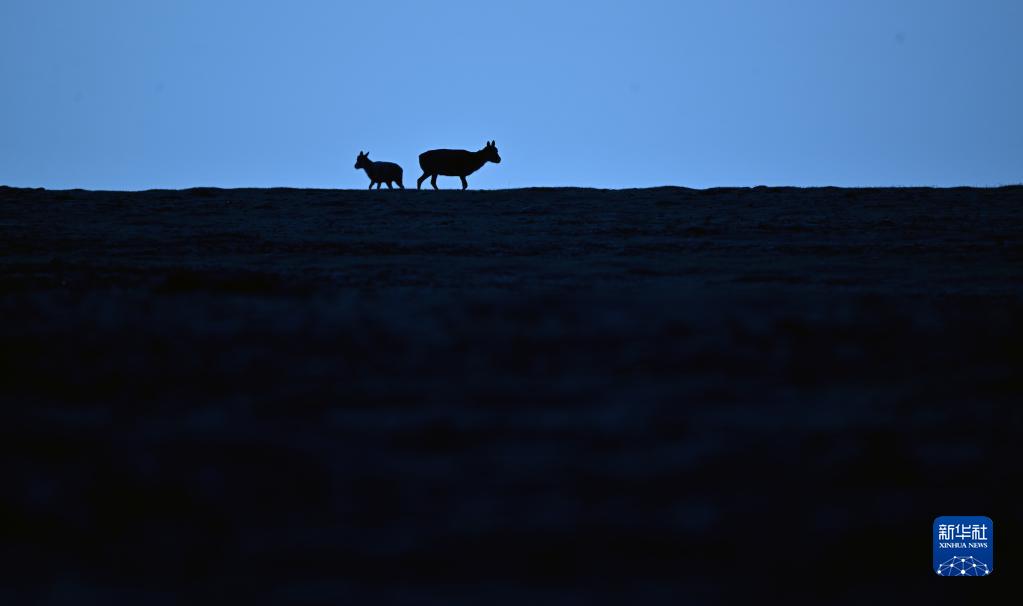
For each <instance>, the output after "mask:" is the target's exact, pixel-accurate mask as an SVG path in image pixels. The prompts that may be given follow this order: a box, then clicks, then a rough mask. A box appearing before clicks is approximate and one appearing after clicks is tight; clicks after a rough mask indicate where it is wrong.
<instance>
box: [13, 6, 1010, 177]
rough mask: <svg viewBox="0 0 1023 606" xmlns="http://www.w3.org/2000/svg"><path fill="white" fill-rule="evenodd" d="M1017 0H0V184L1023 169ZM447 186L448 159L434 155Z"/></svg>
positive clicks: (1002, 173) (942, 173)
mask: <svg viewBox="0 0 1023 606" xmlns="http://www.w3.org/2000/svg"><path fill="white" fill-rule="evenodd" d="M1021 28H1023V2H1021V1H1019V0H1003V1H995V0H961V1H959V0H789V1H785V0H714V1H712V0H703V1H682V0H664V1H657V0H633V1H631V2H625V1H621V2H606V1H601V0H587V1H574V2H568V1H565V2H559V1H557V0H546V1H540V2H535V1H532V0H516V1H514V2H497V1H490V2H487V1H481V0H475V1H461V0H458V1H450V0H449V1H444V2H418V1H403V0H389V1H387V2H373V1H370V0H363V1H360V2H340V1H337V0H331V1H327V0H323V1H312V0H310V1H302V0H295V1H290V2H286V1H279V2H270V1H260V0H221V1H217V0H206V1H199V0H175V1H170V0H168V1H160V2H157V1H146V0H91V1H84V0H3V2H2V3H0V86H2V89H0V90H2V94H0V184H7V185H14V186H44V187H48V188H70V187H83V188H110V189H146V188H157V187H171V188H178V187H189V186H198V185H211V186H222V187H237V186H296V187H343V188H349V187H351V188H363V187H365V186H366V184H367V179H366V177H365V176H364V174H363V173H362V172H361V171H360V172H358V173H357V172H356V171H355V170H354V169H353V168H352V165H353V164H354V162H355V156H356V154H357V153H358V151H359V150H362V149H365V150H369V151H370V152H371V155H370V157H371V158H372V159H376V160H392V161H396V162H398V163H400V164H402V166H404V167H405V172H406V185H407V184H408V183H412V184H413V186H414V183H415V178H416V177H417V176H418V175H419V169H418V165H417V159H416V158H417V155H418V154H419V152H421V151H423V150H426V149H430V148H434V147H454V148H469V149H477V148H478V147H481V146H482V145H483V143H484V142H485V141H486V140H488V139H496V140H497V143H498V147H499V148H500V151H501V155H502V156H503V158H504V163H503V164H501V165H499V166H494V165H487V166H486V167H484V168H483V169H482V170H481V171H480V172H479V173H477V174H476V175H474V176H473V177H471V178H470V183H471V185H472V186H473V187H474V188H504V187H520V186H533V185H583V186H595V187H640V186H654V185H665V184H674V185H686V186H691V187H708V186H716V185H756V184H770V185H774V184H791V185H820V184H829V185H847V186H852V185H917V184H926V185H958V184H971V185H999V184H1007V183H1019V182H1021V181H1023V118H1021V108H1023V34H1021V31H1023V30H1021ZM441 184H442V186H443V187H448V188H452V187H457V185H458V180H457V179H442V181H441Z"/></svg>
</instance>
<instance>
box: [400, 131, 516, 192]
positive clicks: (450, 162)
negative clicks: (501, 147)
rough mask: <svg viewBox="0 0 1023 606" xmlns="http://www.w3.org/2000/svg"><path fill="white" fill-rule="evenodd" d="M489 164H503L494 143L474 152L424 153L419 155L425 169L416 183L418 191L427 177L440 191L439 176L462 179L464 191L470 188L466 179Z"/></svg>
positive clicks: (442, 150)
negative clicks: (438, 185)
mask: <svg viewBox="0 0 1023 606" xmlns="http://www.w3.org/2000/svg"><path fill="white" fill-rule="evenodd" d="M487 162H493V163H494V164H500V163H501V156H499V155H497V144H496V143H494V142H493V141H490V142H489V143H487V146H486V147H484V148H483V149H481V150H479V151H474V152H470V151H465V150H464V149H431V150H430V151H428V152H423V153H421V154H419V166H421V167H422V168H423V176H422V177H419V180H418V181H416V189H419V188H420V187H422V185H423V181H424V180H426V178H427V177H430V185H432V186H433V188H434V189H438V187H437V175H445V176H447V177H459V178H461V179H462V189H465V188H467V187H469V182H468V181H466V180H465V178H466V177H468V176H469V175H471V174H473V173H474V172H476V171H478V170H479V169H480V167H482V166H483V165H484V164H486V163H487Z"/></svg>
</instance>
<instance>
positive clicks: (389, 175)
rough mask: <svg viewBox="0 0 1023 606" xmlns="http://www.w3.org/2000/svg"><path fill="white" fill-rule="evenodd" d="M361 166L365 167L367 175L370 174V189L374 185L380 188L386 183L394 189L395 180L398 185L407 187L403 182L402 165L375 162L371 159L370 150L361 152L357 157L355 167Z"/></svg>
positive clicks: (389, 187) (388, 187) (403, 187)
mask: <svg viewBox="0 0 1023 606" xmlns="http://www.w3.org/2000/svg"><path fill="white" fill-rule="evenodd" d="M360 168H362V169H365V170H366V175H367V176H369V188H370V189H373V186H374V185H376V186H377V189H380V186H381V185H383V184H384V183H386V184H387V189H394V188H393V187H391V183H395V182H397V184H398V187H400V188H402V189H405V186H404V185H402V183H401V167H400V166H398V165H397V164H395V163H394V162H374V161H372V160H370V159H369V153H368V152H359V157H358V158H356V159H355V169H356V170H358V169H360Z"/></svg>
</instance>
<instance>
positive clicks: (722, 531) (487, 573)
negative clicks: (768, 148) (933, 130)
mask: <svg viewBox="0 0 1023 606" xmlns="http://www.w3.org/2000/svg"><path fill="white" fill-rule="evenodd" d="M1021 269H1023V187H1010V188H1001V189H987V190H980V189H951V190H930V189H857V190H844V189H833V188H826V189H794V188H778V189H773V188H772V189H769V188H756V189H715V190H707V191H696V190H688V189H678V188H661V189H649V190H626V191H598V190H582V189H531V190H509V191H492V192H477V191H469V192H461V191H441V192H432V191H430V192H426V191H422V192H418V191H397V190H395V191H373V192H364V191H358V192H351V191H312V190H309V191H307V190H283V189H282V190H216V189H193V190H188V191H181V192H178V191H150V192H143V193H119V192H86V191H61V192H52V191H42V190H16V189H7V188H0V339H2V348H0V386H2V387H0V397H2V399H3V418H2V423H0V438H2V443H3V451H4V456H3V457H2V461H3V464H2V471H3V475H4V482H3V486H4V488H3V493H4V494H3V499H2V502H0V517H2V519H4V520H5V521H4V522H3V527H4V533H3V539H2V540H0V550H2V552H0V553H2V554H3V557H4V559H5V560H6V561H7V562H8V563H7V564H6V565H5V568H4V572H3V573H2V574H0V580H2V581H3V582H2V583H0V603H4V604H15V603H44V604H46V603H49V604H93V603H95V604H111V603H135V604H163V603H167V604H170V603H181V602H180V601H187V600H197V601H207V600H214V601H215V600H218V599H219V600H221V602H220V603H224V604H228V603H235V602H237V603H252V602H274V603H289V604H305V603H309V604H314V603H335V604H342V603H350V604H383V603H392V602H393V603H425V604H454V603H457V604H462V603H465V604H487V605H492V604H576V603H578V604H588V603H596V602H602V601H618V602H626V603H636V604H642V603H673V604H677V603H735V602H739V601H744V600H745V599H746V598H752V599H755V600H757V602H756V603H760V602H762V601H764V600H767V601H770V600H769V599H768V598H769V597H773V596H776V595H777V594H779V593H786V594H788V593H802V594H805V596H809V597H812V598H813V599H815V600H819V602H820V603H851V604H862V603H864V602H866V601H871V602H878V601H889V600H904V603H914V602H917V601H921V602H922V601H925V600H932V599H933V598H935V597H936V596H942V595H943V596H945V599H950V597H951V596H954V595H955V593H949V591H950V590H952V589H956V591H960V592H969V593H970V595H971V596H972V598H971V599H973V598H977V596H983V595H984V593H985V590H992V589H994V588H997V587H998V586H999V584H1000V585H1001V587H1002V589H1003V590H1005V589H1008V587H1007V586H1008V584H1009V582H1011V581H1012V580H1013V579H1014V578H1017V576H1018V572H1019V570H1018V560H1017V559H1015V558H1014V556H1013V555H1012V552H1011V550H1012V549H1014V548H1015V546H1013V545H1012V543H1014V542H1016V543H1018V541H1019V534H1018V529H1019V522H1020V510H1021V507H1020V503H1019V502H1018V501H1015V500H1013V499H1011V498H1010V495H1011V494H1013V493H1014V492H1015V491H1016V489H1017V488H1018V482H1019V473H1018V471H1017V466H1018V461H1019V460H1023V448H1021V446H1020V441H1021V440H1020V436H1021V435H1023V434H1021V430H1023V410H1021V409H1020V408H1019V406H1018V404H1019V402H1020V401H1023V372H1021V371H1023V271H1021ZM939 514H963V515H989V516H991V517H992V518H993V519H994V522H995V525H996V539H995V541H996V545H997V546H996V562H995V573H994V575H992V577H991V578H990V579H986V580H984V581H972V582H965V584H966V585H969V587H967V588H965V589H964V587H965V586H964V585H963V583H964V582H951V581H947V580H946V579H943V578H940V579H936V578H932V577H933V572H932V571H930V540H931V522H932V520H933V518H934V516H936V515H939ZM953 586H954V587H953ZM976 592H980V593H976Z"/></svg>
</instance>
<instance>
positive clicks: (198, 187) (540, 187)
mask: <svg viewBox="0 0 1023 606" xmlns="http://www.w3.org/2000/svg"><path fill="white" fill-rule="evenodd" d="M1017 187H1023V182H1020V183H1007V184H1003V185H853V186H846V185H715V186H712V187H688V186H685V185H652V186H647V187H587V186H581V185H536V186H527V187H504V188H494V189H484V188H478V189H469V190H466V191H465V192H463V190H461V189H458V188H447V189H440V190H429V191H428V190H416V189H407V190H402V189H397V188H396V189H393V190H372V191H370V190H366V189H364V188H342V187H336V188H335V187H293V186H270V187H219V186H211V185H195V186H191V187H184V188H168V187H154V188H149V189H85V188H81V187H70V188H59V189H56V188H55V189H50V188H47V187H18V186H12V185H3V184H0V190H9V191H10V190H13V191H51V192H74V191H84V192H92V193H107V192H109V193H125V194H134V193H146V192H168V191H172V192H190V191H197V190H199V191H210V190H218V191H282V190H283V191H310V192H312V191H336V192H352V193H358V192H362V193H367V194H369V193H374V194H379V193H382V192H384V191H390V192H392V193H394V194H395V195H402V194H404V193H407V192H419V194H421V195H436V194H437V193H438V192H452V193H459V194H461V193H467V192H513V191H536V190H557V191H566V190H584V191H650V190H663V189H680V190H686V191H713V190H740V189H749V190H778V189H800V190H811V189H837V190H867V189H882V190H886V189H930V190H939V189H940V190H952V189H971V190H972V189H976V190H995V189H1012V188H1017Z"/></svg>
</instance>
